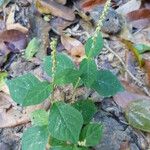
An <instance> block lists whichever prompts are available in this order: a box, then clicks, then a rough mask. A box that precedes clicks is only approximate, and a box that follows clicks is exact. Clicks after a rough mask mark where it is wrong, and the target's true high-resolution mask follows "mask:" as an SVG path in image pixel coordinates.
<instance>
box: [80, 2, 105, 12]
mask: <svg viewBox="0 0 150 150" xmlns="http://www.w3.org/2000/svg"><path fill="white" fill-rule="evenodd" d="M105 2H106V0H84V1H83V2H82V1H81V8H82V9H84V10H85V11H86V10H90V9H91V8H93V7H94V6H96V5H102V4H104V3H105Z"/></svg>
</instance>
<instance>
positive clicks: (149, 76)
mask: <svg viewBox="0 0 150 150" xmlns="http://www.w3.org/2000/svg"><path fill="white" fill-rule="evenodd" d="M144 62H145V64H144V69H145V71H146V76H147V81H146V84H147V85H148V86H150V60H145V61H144Z"/></svg>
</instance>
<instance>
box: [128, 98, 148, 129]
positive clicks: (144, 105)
mask: <svg viewBox="0 0 150 150" xmlns="http://www.w3.org/2000/svg"><path fill="white" fill-rule="evenodd" d="M125 114H126V118H127V120H128V123H129V124H130V125H131V126H133V127H134V128H136V129H139V130H142V131H146V132H150V101H148V100H138V101H134V102H132V103H131V104H129V106H128V107H127V109H126V113H125Z"/></svg>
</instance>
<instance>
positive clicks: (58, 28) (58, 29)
mask: <svg viewBox="0 0 150 150" xmlns="http://www.w3.org/2000/svg"><path fill="white" fill-rule="evenodd" d="M73 23H74V22H72V21H68V20H64V19H63V18H59V17H58V18H52V19H51V20H50V25H51V27H52V30H53V31H54V32H55V33H57V34H59V35H62V34H63V30H64V29H65V28H67V27H68V26H70V25H71V24H73Z"/></svg>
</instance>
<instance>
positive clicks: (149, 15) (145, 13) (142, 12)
mask: <svg viewBox="0 0 150 150" xmlns="http://www.w3.org/2000/svg"><path fill="white" fill-rule="evenodd" d="M127 19H128V21H135V20H139V19H150V9H146V8H142V9H139V10H134V11H132V12H130V13H128V14H127Z"/></svg>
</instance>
